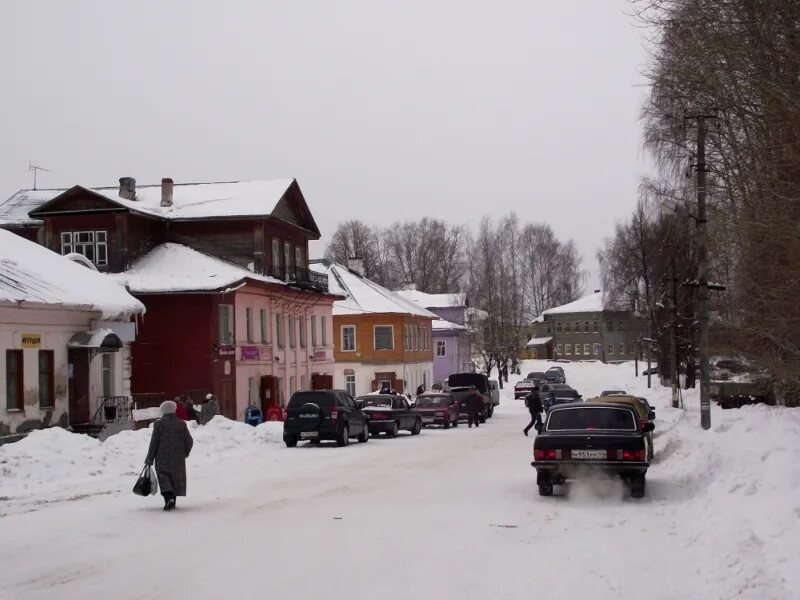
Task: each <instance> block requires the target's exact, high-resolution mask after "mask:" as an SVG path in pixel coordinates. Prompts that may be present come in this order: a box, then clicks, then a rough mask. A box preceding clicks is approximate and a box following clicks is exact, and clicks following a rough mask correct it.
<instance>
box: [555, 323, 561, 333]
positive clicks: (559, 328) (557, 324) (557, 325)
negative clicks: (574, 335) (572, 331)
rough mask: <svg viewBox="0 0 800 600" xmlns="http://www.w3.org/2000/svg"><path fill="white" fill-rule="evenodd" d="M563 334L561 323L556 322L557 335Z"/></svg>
mask: <svg viewBox="0 0 800 600" xmlns="http://www.w3.org/2000/svg"><path fill="white" fill-rule="evenodd" d="M561 332H562V329H561V321H557V322H556V333H561Z"/></svg>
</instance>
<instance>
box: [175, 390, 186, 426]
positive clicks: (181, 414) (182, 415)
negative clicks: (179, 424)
mask: <svg viewBox="0 0 800 600" xmlns="http://www.w3.org/2000/svg"><path fill="white" fill-rule="evenodd" d="M172 401H173V402H174V403H175V414H176V415H177V417H178V418H179V419H180V420H181V421H188V420H189V411H188V410H186V405H185V404H184V403H183V401H182V400H181V397H180V396H175V397H174V398H173V399H172Z"/></svg>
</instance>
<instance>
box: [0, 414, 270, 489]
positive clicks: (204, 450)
mask: <svg viewBox="0 0 800 600" xmlns="http://www.w3.org/2000/svg"><path fill="white" fill-rule="evenodd" d="M189 430H190V431H191V433H192V437H193V438H194V448H193V450H192V454H191V456H190V457H189V463H190V464H197V465H202V464H203V463H207V462H213V461H218V460H226V459H232V458H235V457H237V456H240V455H247V454H252V453H254V452H263V451H265V450H266V449H268V448H270V447H272V448H274V447H275V446H276V445H278V444H282V443H283V423H280V422H269V423H263V424H261V425H259V426H258V427H252V426H250V425H246V424H244V423H240V422H237V421H231V420H229V419H226V418H225V417H222V416H217V417H214V419H213V420H212V421H211V422H210V423H209V424H208V425H206V426H199V425H198V424H197V423H196V422H195V421H191V422H189ZM150 435H151V429H140V430H138V431H123V432H120V433H118V434H116V435H113V436H111V437H109V438H108V439H106V440H105V442H99V441H98V440H96V439H94V438H92V437H89V436H87V435H81V434H75V433H71V432H69V431H67V430H65V429H61V428H59V427H53V428H50V429H42V430H38V431H33V432H31V434H30V435H28V436H27V437H25V438H24V439H22V440H20V441H19V442H16V443H13V444H5V445H3V446H0V488H1V489H2V495H3V496H6V497H13V496H28V495H32V494H48V495H52V494H58V493H59V492H63V491H66V490H69V489H72V488H80V487H81V486H85V485H88V484H90V483H93V484H105V485H113V484H115V483H121V482H120V481H119V478H121V477H123V478H125V479H124V481H125V483H126V484H127V483H128V482H129V480H130V476H131V475H133V474H135V473H137V472H138V471H139V470H141V468H142V464H143V463H144V459H145V456H146V455H147V449H148V446H149V444H150Z"/></svg>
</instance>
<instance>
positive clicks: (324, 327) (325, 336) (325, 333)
mask: <svg viewBox="0 0 800 600" xmlns="http://www.w3.org/2000/svg"><path fill="white" fill-rule="evenodd" d="M320 328H321V329H322V345H323V346H327V345H328V317H326V316H324V315H323V316H322V317H320Z"/></svg>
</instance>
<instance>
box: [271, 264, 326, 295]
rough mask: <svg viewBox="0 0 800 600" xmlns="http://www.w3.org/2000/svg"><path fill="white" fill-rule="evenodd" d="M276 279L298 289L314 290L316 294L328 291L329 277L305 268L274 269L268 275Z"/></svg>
mask: <svg viewBox="0 0 800 600" xmlns="http://www.w3.org/2000/svg"><path fill="white" fill-rule="evenodd" d="M268 274H269V275H271V276H272V277H274V278H275V279H280V280H282V281H286V282H288V283H290V284H292V285H295V286H297V287H301V288H305V289H310V290H314V291H315V292H327V291H328V276H327V275H325V274H323V273H317V272H316V271H312V270H311V269H306V268H304V267H291V266H290V267H288V269H287V268H286V267H273V269H272V271H271V272H270V273H268Z"/></svg>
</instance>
